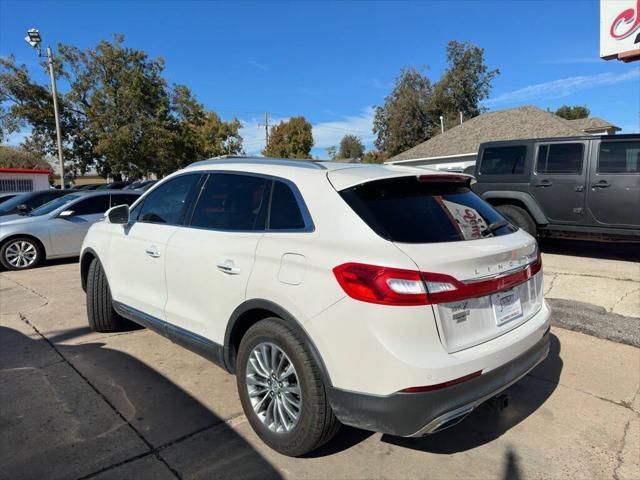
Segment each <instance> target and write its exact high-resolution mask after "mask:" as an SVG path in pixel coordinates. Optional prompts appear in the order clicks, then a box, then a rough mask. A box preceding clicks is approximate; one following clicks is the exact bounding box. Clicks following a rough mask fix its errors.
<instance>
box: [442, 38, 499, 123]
mask: <svg viewBox="0 0 640 480" xmlns="http://www.w3.org/2000/svg"><path fill="white" fill-rule="evenodd" d="M499 74H500V71H499V70H498V69H495V70H489V69H488V68H487V66H486V64H485V62H484V49H482V48H480V47H477V46H475V45H472V44H470V43H468V42H464V43H462V42H457V41H455V40H451V41H450V42H449V43H448V44H447V69H446V70H445V72H444V74H443V75H442V78H441V79H440V80H439V81H438V82H437V83H436V85H435V87H434V89H433V95H432V97H431V105H430V108H429V112H430V116H431V118H432V121H433V124H434V132H433V133H434V134H435V133H439V122H437V121H436V120H439V118H440V115H442V116H443V117H444V121H445V127H450V126H453V125H457V124H458V122H459V118H460V112H462V115H463V116H464V118H472V117H476V116H478V115H479V114H480V113H482V111H483V108H482V107H481V106H480V102H482V100H484V99H486V98H488V97H489V93H490V91H491V83H492V81H493V79H494V78H495V77H496V76H497V75H499Z"/></svg>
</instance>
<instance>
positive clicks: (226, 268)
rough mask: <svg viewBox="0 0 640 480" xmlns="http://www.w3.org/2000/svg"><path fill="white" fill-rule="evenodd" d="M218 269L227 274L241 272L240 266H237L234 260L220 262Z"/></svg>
mask: <svg viewBox="0 0 640 480" xmlns="http://www.w3.org/2000/svg"><path fill="white" fill-rule="evenodd" d="M217 267H218V270H220V271H221V272H222V273H226V274H227V275H238V274H239V273H240V268H239V267H236V266H235V264H234V263H233V261H232V260H225V261H224V262H220V263H218V265H217Z"/></svg>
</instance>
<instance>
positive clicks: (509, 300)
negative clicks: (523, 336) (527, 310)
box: [491, 290, 522, 326]
mask: <svg viewBox="0 0 640 480" xmlns="http://www.w3.org/2000/svg"><path fill="white" fill-rule="evenodd" d="M491 303H492V304H493V313H494V314H495V317H496V325H498V326H501V325H504V324H505V323H507V322H510V321H511V320H515V319H516V318H519V317H521V316H522V304H521V303H520V296H519V295H518V290H508V291H506V292H500V293H495V294H493V295H491Z"/></svg>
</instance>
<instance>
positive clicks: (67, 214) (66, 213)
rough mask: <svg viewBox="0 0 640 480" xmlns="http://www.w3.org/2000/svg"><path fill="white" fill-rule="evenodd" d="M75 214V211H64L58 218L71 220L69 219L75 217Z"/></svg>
mask: <svg viewBox="0 0 640 480" xmlns="http://www.w3.org/2000/svg"><path fill="white" fill-rule="evenodd" d="M75 213H76V212H74V211H73V210H64V211H62V212H60V213H59V214H58V217H60V218H69V217H73V215H74V214H75Z"/></svg>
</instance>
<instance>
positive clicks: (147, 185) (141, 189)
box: [136, 180, 158, 192]
mask: <svg viewBox="0 0 640 480" xmlns="http://www.w3.org/2000/svg"><path fill="white" fill-rule="evenodd" d="M156 183H158V180H148V181H146V182H145V183H144V184H143V185H141V186H139V187H137V188H136V190H138V191H139V192H146V191H147V190H149V189H150V188H151V187H153V186H154V185H155V184H156Z"/></svg>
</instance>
